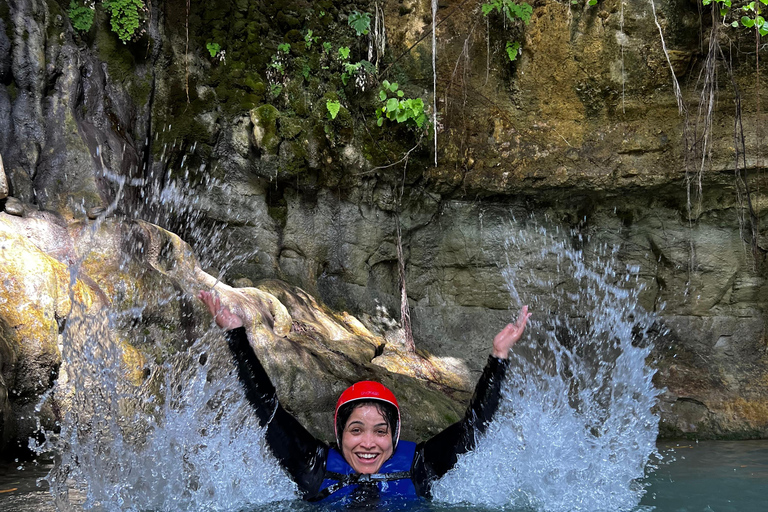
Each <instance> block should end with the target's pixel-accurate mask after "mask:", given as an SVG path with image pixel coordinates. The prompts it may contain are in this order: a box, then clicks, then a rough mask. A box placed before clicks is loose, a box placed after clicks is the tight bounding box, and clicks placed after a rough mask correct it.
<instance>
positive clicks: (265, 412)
mask: <svg viewBox="0 0 768 512" xmlns="http://www.w3.org/2000/svg"><path fill="white" fill-rule="evenodd" d="M226 337H227V342H228V343H229V348H230V350H231V351H232V354H233V355H234V356H235V360H236V361H237V369H238V375H239V378H240V383H241V384H242V385H243V388H245V396H246V398H247V399H248V402H250V404H251V406H252V407H253V409H254V411H255V412H256V416H257V417H258V418H259V424H260V425H261V426H262V427H263V426H265V425H266V433H265V436H266V440H267V444H268V445H269V447H270V449H271V450H272V453H273V454H274V455H275V457H277V460H278V461H280V464H281V465H282V466H283V467H284V468H285V470H286V471H287V472H288V474H289V475H290V476H291V478H292V479H293V481H294V482H296V484H297V485H298V486H299V490H300V491H301V492H302V494H303V496H307V495H310V494H314V493H315V492H317V490H318V489H319V488H320V484H321V483H322V481H323V474H324V472H325V462H326V460H327V458H328V446H327V445H326V444H325V443H323V442H322V441H320V440H318V439H316V438H315V437H314V436H313V435H312V434H310V433H309V432H308V431H307V429H305V428H304V427H303V426H302V424H301V423H299V421H298V420H297V419H296V418H294V417H293V416H292V415H291V414H289V413H288V411H286V410H285V409H283V406H282V405H280V402H279V401H278V399H277V392H276V391H275V387H274V386H273V385H272V381H270V380H269V376H268V375H267V372H266V371H265V370H264V367H263V366H262V365H261V361H259V358H258V357H256V354H254V352H253V349H252V348H251V345H250V343H248V337H247V335H246V333H245V328H244V327H238V328H237V329H232V330H231V331H226Z"/></svg>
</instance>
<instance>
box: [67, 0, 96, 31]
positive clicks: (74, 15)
mask: <svg viewBox="0 0 768 512" xmlns="http://www.w3.org/2000/svg"><path fill="white" fill-rule="evenodd" d="M94 12H95V10H94V8H93V7H87V6H85V5H83V4H82V3H79V2H75V0H72V1H71V2H69V9H68V10H67V15H69V19H70V20H72V26H73V27H74V28H75V30H79V31H81V32H88V31H89V30H91V27H92V26H93V14H94Z"/></svg>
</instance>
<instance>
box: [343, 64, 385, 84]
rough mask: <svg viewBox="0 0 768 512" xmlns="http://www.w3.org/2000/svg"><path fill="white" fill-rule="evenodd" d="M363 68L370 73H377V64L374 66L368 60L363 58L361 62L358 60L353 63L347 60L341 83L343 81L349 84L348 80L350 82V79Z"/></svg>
mask: <svg viewBox="0 0 768 512" xmlns="http://www.w3.org/2000/svg"><path fill="white" fill-rule="evenodd" d="M361 69H363V70H364V71H366V72H368V73H370V74H375V73H376V66H374V65H373V64H371V63H370V62H368V61H367V60H361V61H360V62H356V63H354V64H352V63H351V62H345V63H344V72H343V73H342V74H341V83H343V84H344V85H347V82H349V79H350V78H351V77H353V76H354V75H356V74H358V73H359V72H360V70H361Z"/></svg>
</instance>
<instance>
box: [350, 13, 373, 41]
mask: <svg viewBox="0 0 768 512" xmlns="http://www.w3.org/2000/svg"><path fill="white" fill-rule="evenodd" d="M347 23H348V24H349V26H350V27H352V29H354V31H355V32H356V33H357V35H358V36H364V35H367V34H368V31H369V30H370V29H371V15H370V14H368V13H367V12H357V11H352V14H350V15H349V18H347Z"/></svg>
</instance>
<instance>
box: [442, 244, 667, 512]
mask: <svg viewBox="0 0 768 512" xmlns="http://www.w3.org/2000/svg"><path fill="white" fill-rule="evenodd" d="M507 249H508V251H507V252H508V255H509V257H510V259H512V258H514V257H515V255H517V254H521V253H522V252H533V253H535V252H537V251H538V252H539V256H540V262H541V267H554V268H549V271H548V272H547V275H548V277H546V278H541V277H540V274H541V271H542V268H540V267H539V266H538V265H537V267H539V268H530V267H529V268H516V266H515V265H513V264H509V265H508V266H507V268H506V271H505V277H506V281H507V286H508V288H509V290H510V295H511V297H512V298H513V305H514V306H519V305H520V304H521V303H529V304H531V306H532V311H533V315H534V316H533V318H534V319H535V321H534V324H533V330H534V331H535V334H533V335H532V336H531V337H526V338H524V340H525V341H522V342H521V343H520V344H518V346H516V347H515V348H514V349H513V356H512V357H513V366H512V369H511V372H510V373H511V375H510V376H509V378H508V379H507V382H506V384H505V387H504V391H503V394H504V398H505V400H504V402H503V405H502V407H501V409H500V411H499V414H498V416H497V419H496V421H494V423H493V424H492V425H491V426H490V428H489V431H488V432H487V434H486V435H485V436H484V437H483V438H482V439H481V440H480V441H479V444H478V447H477V449H476V450H475V451H474V452H472V453H470V454H467V455H466V456H464V457H463V458H461V459H460V462H459V464H458V466H457V467H456V468H455V469H454V470H453V471H452V472H450V473H449V474H448V475H446V477H445V478H443V479H442V481H441V482H439V484H438V485H437V487H436V489H435V490H434V495H435V497H436V498H437V499H439V500H441V501H445V502H449V503H458V502H468V503H472V504H476V505H485V506H493V507H498V506H505V505H509V504H512V505H513V506H516V507H523V508H526V509H527V508H528V507H530V508H532V509H533V510H540V511H552V512H560V511H563V512H564V511H591V512H594V511H617V510H632V509H633V508H634V507H635V506H637V504H638V503H639V501H640V498H641V496H642V494H643V484H642V483H641V479H642V478H643V477H644V475H645V470H646V468H647V467H648V466H649V462H650V461H651V459H652V458H655V457H656V456H657V453H656V448H655V442H656V436H657V434H658V417H657V416H656V414H654V413H653V412H652V407H653V406H654V404H655V402H656V397H657V395H658V393H659V391H658V390H656V389H655V387H654V386H653V384H652V382H651V378H652V376H653V373H654V371H653V370H651V369H650V368H649V367H648V366H647V365H646V359H647V358H648V356H649V353H650V349H651V348H650V344H649V342H648V341H647V337H648V334H649V329H651V328H652V325H653V318H652V316H650V315H648V314H647V313H645V312H644V311H643V310H642V308H640V306H639V304H638V296H639V293H640V291H641V289H642V286H639V285H638V284H637V283H636V282H635V280H636V275H637V271H638V269H636V268H627V267H622V266H621V265H619V263H618V262H617V261H616V259H615V257H614V256H615V254H614V251H613V250H612V249H611V248H608V247H603V248H601V249H599V250H598V253H599V254H592V255H590V256H589V257H587V256H585V255H584V253H583V252H582V251H579V250H575V249H573V248H571V247H570V246H569V243H567V242H562V241H555V240H554V239H553V238H550V237H549V236H547V234H546V231H544V230H543V229H542V230H541V231H540V232H539V233H538V234H537V235H536V236H534V237H531V236H526V235H524V234H521V235H520V236H518V237H516V238H515V239H512V240H510V241H509V243H508V247H507ZM552 270H554V272H552ZM521 285H525V288H526V289H539V290H541V295H539V296H537V297H530V298H528V297H525V298H522V300H521V298H520V297H519V296H518V292H517V290H518V288H520V287H521ZM513 309H515V308H513ZM479 489H482V492H478V490H479Z"/></svg>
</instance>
